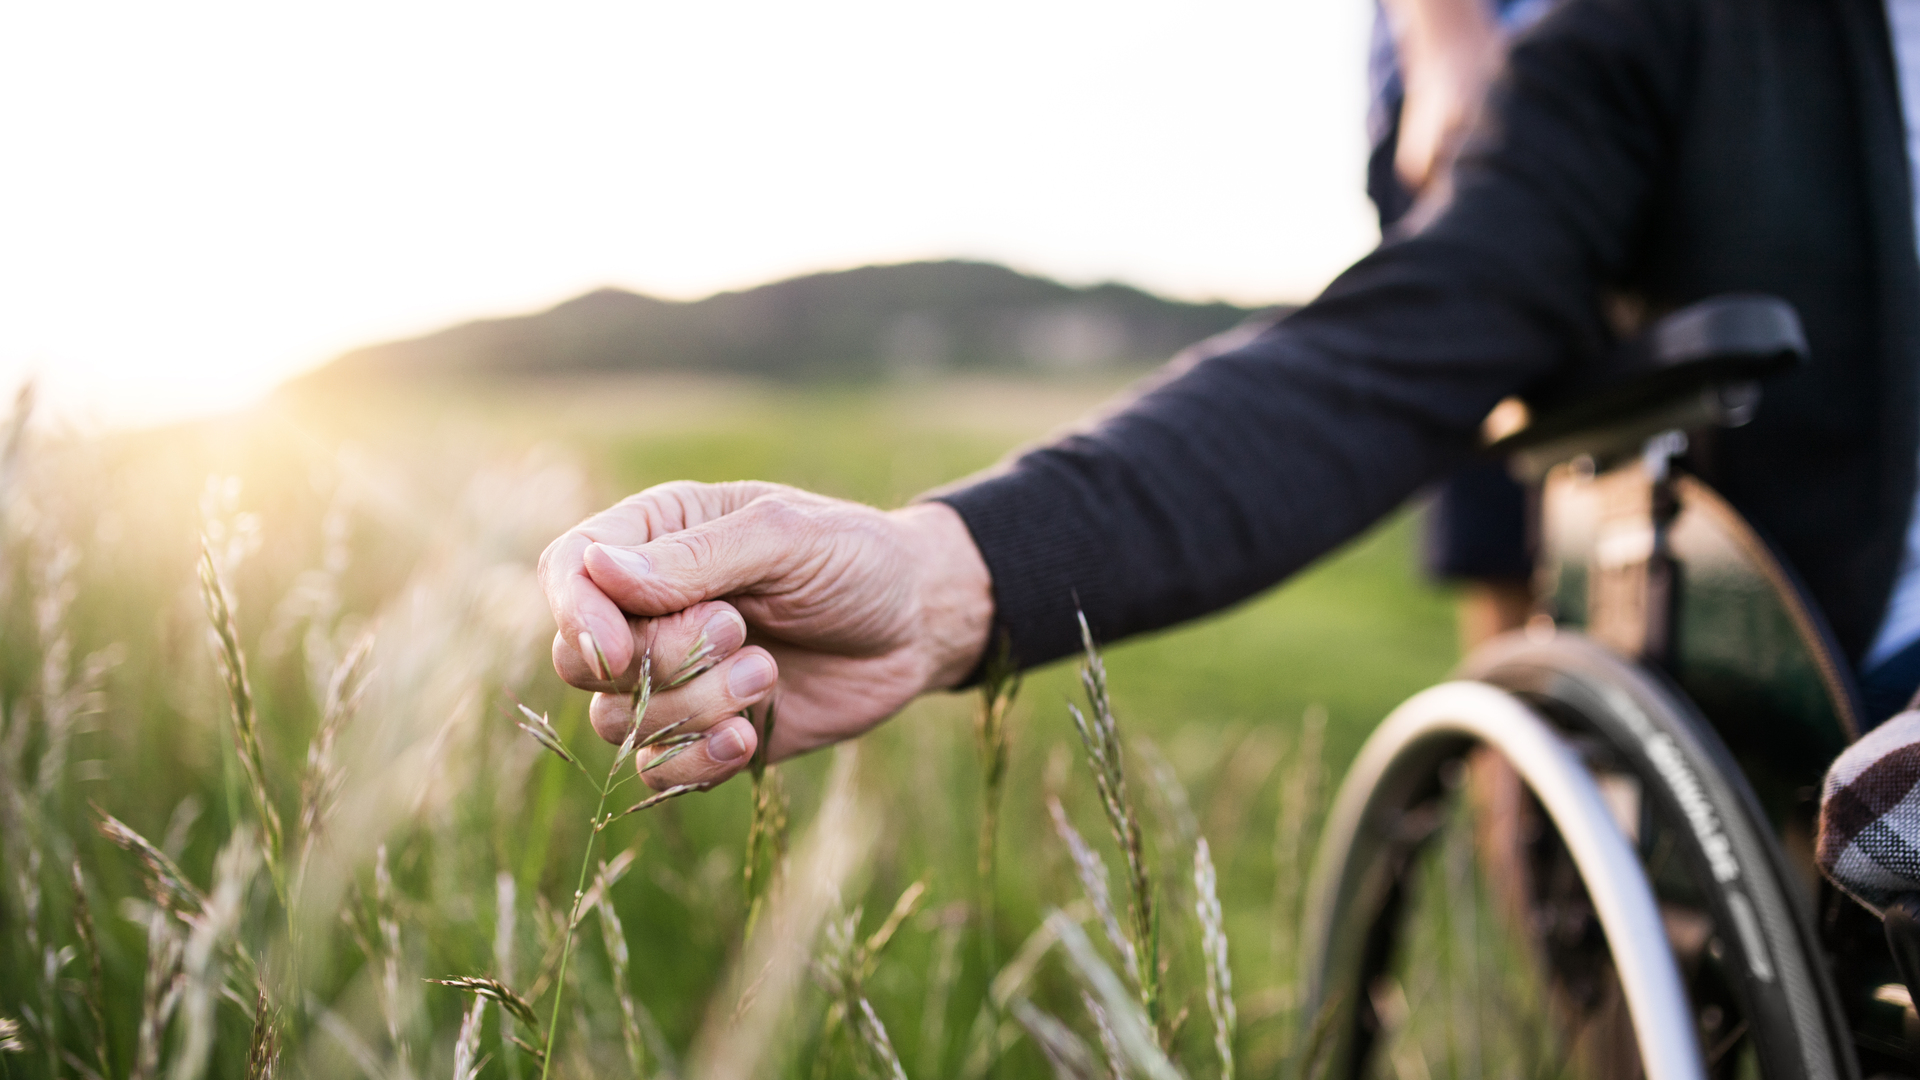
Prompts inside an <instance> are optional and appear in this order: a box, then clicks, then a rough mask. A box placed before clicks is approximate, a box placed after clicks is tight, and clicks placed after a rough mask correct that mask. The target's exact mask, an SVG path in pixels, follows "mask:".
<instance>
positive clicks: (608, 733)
mask: <svg viewBox="0 0 1920 1080" xmlns="http://www.w3.org/2000/svg"><path fill="white" fill-rule="evenodd" d="M696 669H697V668H696ZM779 671H780V669H779V667H778V666H777V665H776V664H775V663H774V660H773V657H772V656H771V655H769V654H768V652H767V650H765V649H762V648H760V647H759V646H757V645H756V646H749V647H748V648H745V649H741V650H740V651H739V652H738V653H736V654H734V655H733V656H731V657H729V658H728V659H727V660H726V661H724V662H722V663H720V664H719V665H717V666H715V667H714V668H713V669H712V670H710V671H706V672H705V673H704V674H698V675H695V676H694V677H693V678H691V679H688V680H687V681H686V682H685V683H684V684H683V685H679V686H672V684H671V681H670V680H667V679H666V677H665V676H662V677H661V679H658V680H656V682H665V685H663V686H662V687H661V688H660V689H657V690H655V691H654V693H653V696H652V699H651V700H650V701H649V702H648V703H647V713H646V716H645V717H643V718H642V719H641V722H640V737H641V738H642V739H646V738H649V737H650V736H653V735H655V734H657V733H659V732H660V730H661V729H662V728H665V727H667V726H669V725H672V726H673V731H672V733H671V735H672V737H673V738H676V739H678V738H680V737H682V736H686V735H696V734H699V733H701V732H704V731H707V730H708V729H710V728H712V727H714V726H715V725H717V724H719V723H720V722H722V721H723V720H725V719H726V718H727V717H729V716H732V715H734V714H736V713H739V712H741V711H742V710H744V709H746V708H748V707H750V706H752V705H755V704H758V703H759V702H760V701H762V700H764V699H765V698H766V696H767V695H768V694H769V693H770V692H772V690H773V684H774V682H775V680H776V679H777V678H778V676H779ZM669 687H670V688H669ZM587 716H588V717H589V718H590V719H591V720H592V721H593V730H594V731H596V732H598V733H599V735H600V737H601V738H603V739H605V740H607V741H608V742H610V743H619V742H623V741H624V740H625V739H626V737H627V733H628V732H629V731H631V730H633V695H632V694H631V693H611V694H608V693H601V694H595V695H594V697H593V704H592V705H590V706H589V707H588V709H587Z"/></svg>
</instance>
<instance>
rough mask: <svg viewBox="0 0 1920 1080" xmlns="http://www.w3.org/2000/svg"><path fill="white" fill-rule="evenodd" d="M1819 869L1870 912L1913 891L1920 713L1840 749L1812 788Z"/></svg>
mask: <svg viewBox="0 0 1920 1080" xmlns="http://www.w3.org/2000/svg"><path fill="white" fill-rule="evenodd" d="M1817 855H1818V858H1819V860H1820V869H1821V870H1822V871H1824V872H1825V873H1826V875H1827V877H1829V878H1831V879H1833V883H1834V884H1835V885H1838V886H1839V887H1840V889H1841V891H1843V892H1845V893H1847V894H1848V895H1849V896H1852V897H1853V898H1854V899H1856V900H1858V901H1860V902H1861V903H1863V904H1865V905H1867V906H1868V907H1870V908H1872V909H1873V910H1874V911H1875V912H1876V913H1878V912H1880V911H1882V910H1884V909H1885V908H1886V906H1887V905H1888V904H1890V903H1892V902H1893V901H1894V900H1896V899H1898V898H1899V897H1901V896H1906V895H1909V894H1920V712H1903V713H1901V714H1899V715H1898V716H1895V717H1894V718H1893V719H1891V720H1888V721H1887V722H1886V723H1884V724H1881V725H1880V726H1879V727H1877V728H1874V729H1873V730H1872V731H1870V732H1868V733H1867V734H1866V737H1865V738H1862V739H1861V740H1860V741H1859V742H1856V743H1854V744H1853V745H1852V746H1849V747H1847V751H1846V753H1844V754H1841V755H1840V756H1839V757H1838V758H1836V759H1835V760H1834V762H1833V765H1832V766H1831V767H1830V768H1828V769H1827V781H1826V784H1825V785H1823V787H1822V789H1821V792H1820V838H1819V843H1818V847H1817Z"/></svg>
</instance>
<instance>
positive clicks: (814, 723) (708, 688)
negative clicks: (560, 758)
mask: <svg viewBox="0 0 1920 1080" xmlns="http://www.w3.org/2000/svg"><path fill="white" fill-rule="evenodd" d="M540 582H541V585H542V587H543V588H544V589H545V590H546V594H547V603H548V604H549V605H550V606H551V607H552V608H553V615H554V619H555V621H557V622H558V623H559V624H560V631H559V633H558V634H557V635H556V636H555V637H554V641H553V666H554V670H555V671H558V672H559V673H560V677H561V678H563V679H565V680H566V681H567V682H569V683H571V684H572V685H574V686H577V687H580V688H581V689H583V690H594V691H597V693H596V694H595V695H594V700H593V704H592V707H591V709H590V711H589V715H590V716H591V717H592V719H593V725H594V730H596V731H598V732H599V733H600V735H601V737H602V738H605V739H607V740H608V741H611V742H619V741H621V740H623V739H624V738H625V737H626V735H627V732H628V731H629V730H630V728H631V725H632V712H631V707H630V704H629V702H630V694H631V691H632V688H633V687H634V686H636V685H637V684H638V678H639V670H640V667H641V657H642V656H650V657H651V665H652V683H653V688H654V692H653V698H652V702H651V704H650V705H649V707H648V709H647V715H646V719H645V728H644V730H643V731H642V736H643V737H644V736H645V735H647V734H650V733H651V732H653V731H656V730H658V729H659V728H661V727H662V726H664V725H666V724H669V723H673V722H676V721H681V720H685V721H686V722H685V723H684V724H683V725H682V726H681V727H679V728H677V729H676V734H678V733H691V732H705V733H706V735H707V737H706V739H705V740H704V741H702V742H699V743H695V744H693V745H692V747H691V749H688V750H686V751H684V752H682V753H680V754H679V755H677V756H676V757H674V759H673V760H672V761H669V762H666V763H663V764H661V765H659V766H658V767H656V768H654V769H653V770H651V771H648V772H645V773H644V774H643V775H644V776H645V777H646V780H647V782H648V783H649V784H650V785H652V786H653V787H655V788H666V787H669V786H672V785H675V784H713V783H718V782H720V781H722V780H725V779H726V778H727V777H729V776H732V775H733V774H734V773H736V772H738V771H740V769H741V768H743V767H744V766H745V765H746V764H747V762H748V760H749V759H750V758H751V756H752V754H753V751H754V748H755V747H756V746H757V744H758V736H757V733H756V730H755V727H754V725H753V724H752V723H750V722H749V721H748V720H747V719H745V718H743V717H741V716H740V713H742V712H743V711H744V710H747V709H748V708H749V707H750V706H754V705H756V704H759V703H761V702H765V701H770V700H774V699H776V698H777V702H778V704H777V717H776V723H775V726H774V734H773V744H772V746H771V748H770V750H771V756H772V758H773V759H774V760H779V759H781V758H785V757H790V756H792V755H794V754H797V753H801V752H803V751H806V750H811V749H814V748H816V747H820V746H825V745H827V744H830V743H835V742H839V741H841V740H843V739H848V738H852V737H853V736H855V735H859V734H861V733H863V732H865V731H867V730H868V729H869V728H872V727H873V726H874V725H876V724H878V723H880V722H881V721H882V720H885V719H886V718H887V717H889V716H891V715H893V714H894V713H895V712H898V711H899V710H900V708H901V707H902V706H904V705H905V704H906V703H907V702H909V701H911V700H912V699H913V698H914V697H916V696H918V695H919V694H921V693H924V692H925V691H928V690H932V689H939V688H944V687H950V686H953V685H955V684H957V683H958V682H959V681H960V680H961V679H963V678H965V677H966V675H967V673H968V672H970V671H971V670H973V667H974V665H975V664H977V663H978V662H979V659H980V656H981V654H982V652H983V651H984V650H985V648H986V641H987V633H988V627H989V625H990V623H991V621H992V617H993V599H992V591H991V582H990V580H989V577H988V574H987V568H986V564H985V562H983V561H982V560H981V557H980V553H979V551H978V550H977V549H976V548H975V547H974V545H973V538H972V536H971V535H970V534H969V533H968V532H967V528H966V524H965V523H964V522H963V521H961V519H960V516H959V514H957V513H955V512H954V510H953V509H952V508H951V507H948V506H946V505H945V504H943V503H923V504H919V505H915V506H909V507H907V508H905V509H902V510H895V511H893V512H891V513H883V512H881V511H879V510H875V509H873V508H872V507H868V506H862V505H860V504H858V503H851V502H846V501H843V500H840V499H830V498H827V497H825V496H821V495H814V494H811V493H809V492H805V491H800V490H797V489H795V488H789V487H783V486H781V485H778V484H764V483H755V482H747V483H733V484H696V483H690V482H678V483H671V484H662V485H661V486H659V487H655V488H649V489H648V490H646V491H643V492H641V493H640V494H638V495H634V496H632V497H630V498H628V499H626V500H624V501H622V502H621V503H619V504H618V505H616V506H614V507H613V508H611V509H609V510H607V511H605V512H604V513H601V514H598V515H596V516H594V517H592V518H589V519H588V520H587V521H585V522H583V523H582V524H580V525H579V526H578V527H576V528H574V529H573V530H572V531H570V532H568V533H567V534H566V535H564V536H562V537H560V538H559V539H558V540H555V541H554V542H553V543H552V544H550V545H548V546H547V550H546V552H545V553H543V554H542V555H541V556H540ZM603 658H604V664H605V668H604V669H603V668H602V667H601V664H602V662H603ZM676 682H677V685H676ZM776 686H777V689H776ZM656 756H658V755H657V754H656V753H655V752H652V751H642V752H641V754H640V755H639V759H640V765H641V767H642V768H645V767H646V766H647V765H648V763H650V762H651V761H652V760H653V759H654V758H655V757H656Z"/></svg>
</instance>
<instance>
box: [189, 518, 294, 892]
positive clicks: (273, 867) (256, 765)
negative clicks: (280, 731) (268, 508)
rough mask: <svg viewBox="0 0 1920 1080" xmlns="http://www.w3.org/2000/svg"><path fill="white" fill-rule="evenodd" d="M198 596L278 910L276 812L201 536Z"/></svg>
mask: <svg viewBox="0 0 1920 1080" xmlns="http://www.w3.org/2000/svg"><path fill="white" fill-rule="evenodd" d="M200 598H201V600H202V601H203V602H204V603H205V605H206V609H207V621H208V622H209V623H211V624H212V627H213V635H214V645H215V648H214V653H215V655H216V656H217V657H218V659H219V661H220V673H221V675H222V676H223V677H224V680H225V682H226V687H227V701H228V705H229V706H230V708H231V711H232V714H233V715H232V719H233V743H234V749H235V751H236V752H237V755H238V757H239V759H240V768H241V771H242V772H244V773H245V774H246V780H247V790H248V792H249V793H250V794H251V795H252V796H253V809H254V814H255V816H256V817H258V818H259V822H260V833H261V837H262V840H263V843H262V844H261V854H262V855H263V856H264V858H265V860H266V864H267V874H268V875H269V876H270V877H271V878H272V879H273V888H274V892H275V893H276V894H278V896H279V898H280V903H281V906H282V907H286V906H288V904H287V880H286V875H285V873H284V872H283V870H282V863H283V859H282V835H281V828H280V812H279V811H278V810H276V809H274V805H273V799H272V797H271V796H270V794H269V793H268V791H267V762H266V754H265V752H264V751H263V750H262V749H261V746H260V717H259V714H258V712H257V711H256V709H255V705H254V698H253V685H252V683H251V682H250V681H249V680H248V678H247V658H246V654H245V653H243V652H242V651H241V649H240V631H239V629H238V628H237V627H236V626H235V625H234V621H233V601H232V594H231V593H230V592H229V591H228V589H227V585H226V582H225V580H224V579H223V578H222V576H221V573H220V567H219V564H218V563H216V562H215V561H214V557H213V546H212V542H211V541H210V540H208V539H207V538H205V537H202V538H201V543H200Z"/></svg>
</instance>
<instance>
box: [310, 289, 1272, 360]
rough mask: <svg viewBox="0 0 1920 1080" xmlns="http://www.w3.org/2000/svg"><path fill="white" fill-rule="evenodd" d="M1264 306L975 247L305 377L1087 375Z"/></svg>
mask: <svg viewBox="0 0 1920 1080" xmlns="http://www.w3.org/2000/svg"><path fill="white" fill-rule="evenodd" d="M1258 310H1260V309H1254V308H1245V307H1238V306H1235V305H1232V304H1225V303H1211V304H1195V303H1187V302H1183V301H1178V300H1169V299H1166V298H1163V297H1160V296H1156V295H1154V294H1152V293H1148V292H1145V291H1143V290H1140V289H1136V288H1133V287H1132V286H1128V285H1121V284H1113V283H1107V284H1100V285H1093V286H1087V287H1074V286H1070V285H1065V284H1062V283H1060V282H1058V281H1053V280H1051V279H1048V278H1043V277H1036V276H1032V275H1029V274H1023V273H1020V272H1018V271H1015V270H1011V269H1009V268H1007V267H1004V266H1000V265H997V264H993V263H985V262H971V261H961V260H951V261H941V262H914V263H900V264H894V265H888V266H866V267H861V268H858V269H854V270H841V271H831V272H824V273H815V274H807V275H803V276H801V277H795V278H789V279H786V280H784V281H777V282H774V283H772V284H768V285H762V286H759V287H756V288H751V289H746V290H742V291H738V292H724V293H718V294H715V295H713V296H709V297H706V298H705V299H701V300H693V301H674V300H660V299H656V298H654V297H650V296H644V295H641V294H638V293H632V292H627V291H625V290H622V289H614V288H602V289H596V290H594V291H592V292H588V293H585V294H583V295H581V296H578V297H575V298H573V299H571V300H567V301H564V302H562V303H560V304H557V305H555V306H554V307H552V308H549V309H547V310H545V311H542V312H538V313H535V314H530V315H518V316H509V317H504V318H491V319H480V320H475V321H473V322H467V323H462V324H460V325H457V326H452V327H449V328H447V329H444V330H440V331H437V332H434V333H430V334H427V335H424V336H422V337H417V338H411V339H407V340H402V341H392V342H385V343H381V344H377V345H370V346H367V347H364V348H360V349H355V350H353V351H351V352H348V353H346V354H344V355H342V356H340V357H338V358H336V359H335V360H333V361H332V362H331V363H329V364H327V365H325V366H324V367H321V368H319V369H318V370H316V371H314V372H313V373H311V374H309V375H307V376H304V377H303V378H301V379H299V380H297V381H296V384H295V385H296V386H299V385H306V386H314V387H325V386H329V385H339V384H342V383H351V382H359V381H363V380H366V379H369V378H375V379H379V378H402V379H430V380H432V379H445V378H462V377H465V378H475V377H496V378H497V377H510V376H533V375H561V374H579V373H603V374H604V373H619V372H683V373H684V372H704V373H714V374H726V375H746V376H758V377H771V378H776V379H794V380H822V379H869V378H884V377H915V376H927V375H936V374H941V373H949V372H1031V373H1038V374H1075V373H1084V372H1098V371H1103V370H1116V369H1123V368H1126V367H1129V366H1138V365H1144V364H1148V363H1154V362H1158V361H1161V360H1164V359H1166V358H1167V357H1169V356H1171V355H1173V354H1174V353H1175V352H1178V351H1179V350H1180V349H1182V348H1185V347H1186V346H1188V345H1191V344H1193V343H1194V342H1196V341H1199V340H1201V339H1202V338H1205V337H1208V336H1210V335H1212V334H1216V333H1219V332H1220V331H1222V330H1226V329H1228V328H1230V327H1232V326H1234V325H1236V324H1238V323H1240V322H1242V321H1243V320H1245V319H1246V318H1248V317H1249V316H1251V315H1253V314H1255V313H1256V311H1258Z"/></svg>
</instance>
